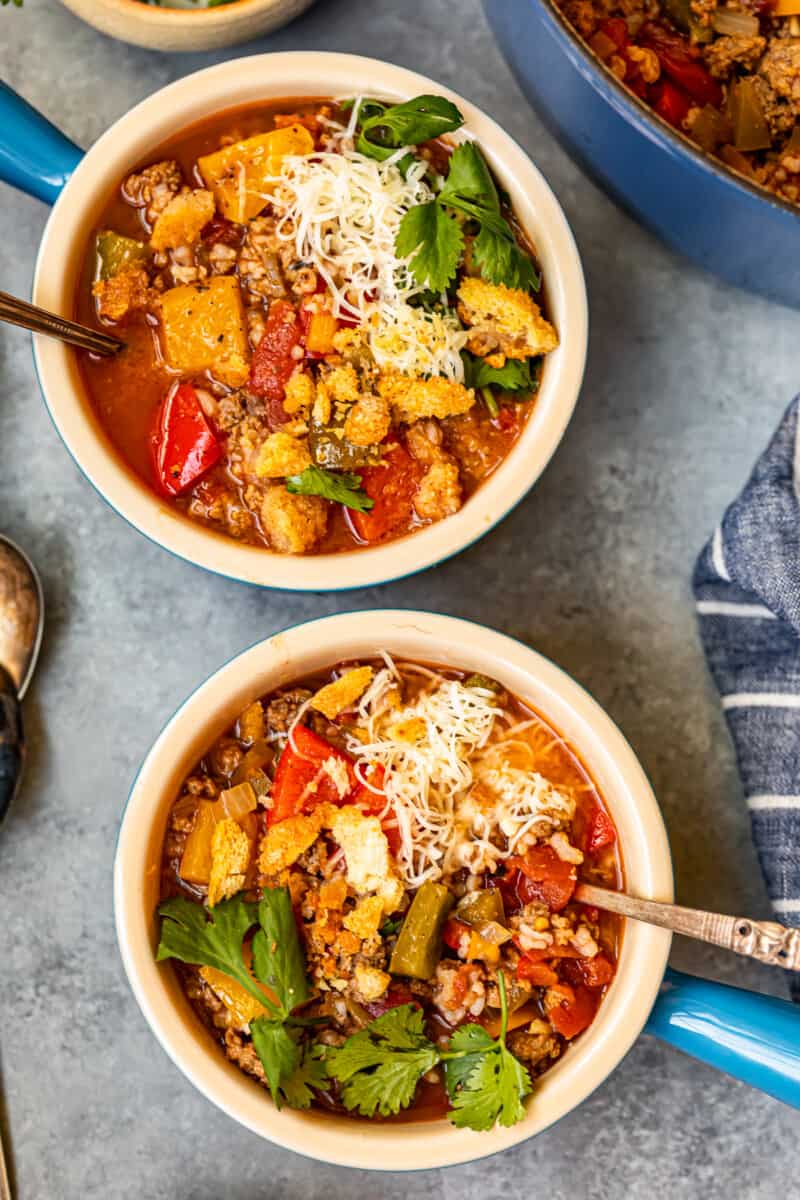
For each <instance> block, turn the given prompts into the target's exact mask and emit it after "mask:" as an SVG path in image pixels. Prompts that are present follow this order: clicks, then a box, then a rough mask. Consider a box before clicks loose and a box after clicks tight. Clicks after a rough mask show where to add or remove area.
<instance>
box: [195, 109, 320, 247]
mask: <svg viewBox="0 0 800 1200" xmlns="http://www.w3.org/2000/svg"><path fill="white" fill-rule="evenodd" d="M313 149H314V139H313V138H312V136H311V134H310V133H309V132H308V130H307V129H306V128H305V127H304V126H303V125H287V126H286V127H285V128H284V129H273V130H272V131H271V132H270V133H257V134H256V135H255V137H249V138H245V140H244V141H243V142H234V143H233V145H232V146H225V147H223V149H222V150H217V151H216V152H215V153H214V154H206V155H204V156H203V157H202V158H199V159H198V160H197V165H198V167H199V168H200V174H201V175H202V176H203V180H204V182H205V184H206V187H208V188H210V189H211V191H212V192H213V193H214V199H215V200H216V202H217V208H218V209H219V210H220V212H221V213H222V215H223V216H224V217H227V218H228V220H229V221H238V222H239V223H240V224H244V223H245V222H246V221H249V220H251V219H252V218H253V217H257V216H258V214H259V213H260V212H261V210H262V209H263V208H264V206H265V204H266V203H267V201H268V200H269V197H270V195H271V194H272V192H273V191H274V188H275V185H274V184H273V183H270V182H269V180H270V178H271V177H272V176H274V175H277V174H278V172H279V171H280V169H281V162H282V160H283V159H284V158H286V157H287V156H288V155H290V154H291V155H294V154H310V153H311V151H312V150H313Z"/></svg>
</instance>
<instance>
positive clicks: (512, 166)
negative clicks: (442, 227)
mask: <svg viewBox="0 0 800 1200" xmlns="http://www.w3.org/2000/svg"><path fill="white" fill-rule="evenodd" d="M354 88H357V89H358V90H359V91H361V92H363V93H365V94H368V95H378V96H382V97H385V98H387V99H391V100H405V99H408V98H410V97H412V96H415V95H418V94H420V93H431V92H435V93H440V94H442V95H445V96H448V97H449V98H450V99H451V100H453V101H454V102H455V103H456V104H457V105H458V106H459V108H460V109H461V111H462V113H463V114H464V117H465V126H464V133H463V135H461V136H467V137H474V138H476V139H477V140H478V142H479V144H480V145H481V147H482V149H483V150H484V152H485V153H486V156H487V158H488V160H489V163H490V165H491V167H492V169H493V170H494V171H495V173H496V175H497V178H498V179H499V181H500V183H501V184H502V185H503V187H504V188H505V189H506V190H507V191H508V192H509V194H510V195H511V197H512V200H513V203H514V207H515V210H516V213H517V216H518V218H519V220H520V222H521V224H522V226H523V228H524V229H525V232H526V234H527V236H528V237H529V238H530V240H531V242H532V244H533V245H534V246H535V247H536V251H537V254H538V257H539V260H540V262H541V266H542V270H543V273H544V279H545V285H546V288H547V298H548V304H549V308H550V315H551V317H552V320H553V322H554V324H555V326H556V328H557V329H558V331H559V336H560V339H561V341H560V345H559V347H558V349H557V350H555V351H553V352H552V353H551V354H550V355H548V358H547V361H546V363H545V367H544V370H543V372H542V383H541V387H540V390H539V395H538V399H537V402H536V405H535V406H534V411H533V412H532V414H531V416H530V418H529V419H528V421H527V423H526V425H525V427H524V429H523V431H522V433H521V435H520V437H519V439H518V441H517V442H516V444H515V446H514V447H513V449H512V450H511V452H510V453H509V455H508V456H507V457H506V459H505V460H504V462H503V463H502V464H501V465H500V466H499V467H498V469H497V470H496V471H495V472H494V473H493V474H492V476H491V477H490V478H489V479H488V480H486V481H485V483H483V484H482V486H481V487H480V488H479V489H478V490H477V492H476V493H475V494H474V495H473V496H472V497H471V498H470V499H469V500H468V501H467V503H466V504H465V505H464V507H463V508H462V509H461V510H460V511H459V512H458V513H456V514H455V515H454V516H452V517H448V518H447V519H445V520H443V521H440V522H438V523H437V524H435V525H431V526H428V527H427V528H424V529H421V530H419V531H417V532H415V533H413V534H410V535H408V536H406V537H404V538H400V539H398V540H396V541H394V542H389V543H387V544H385V545H378V546H375V547H367V548H364V549H358V550H354V551H351V552H344V553H340V554H336V555H325V554H318V555H307V556H298V557H292V556H288V555H281V554H275V553H272V552H271V551H269V550H266V549H263V548H261V547H256V546H246V545H243V544H240V543H237V542H236V541H234V540H233V539H231V538H225V537H223V536H221V535H219V534H217V533H214V532H212V531H210V530H208V529H205V528H203V527H202V526H201V525H199V524H197V523H195V522H192V521H191V520H189V519H187V518H185V517H184V516H182V515H181V514H180V513H179V512H177V511H176V510H175V509H174V508H172V507H171V506H169V505H168V504H166V503H165V502H164V501H163V500H161V499H159V497H158V496H156V495H155V494H154V493H153V492H152V491H150V490H149V489H148V488H147V487H146V486H145V485H144V483H143V482H142V481H141V480H140V479H139V478H138V477H137V476H135V475H134V474H133V472H132V471H130V470H129V469H128V467H127V466H126V465H125V464H124V462H123V461H122V460H121V458H120V457H119V456H118V455H117V453H116V452H115V450H114V448H113V447H112V445H111V443H110V441H109V440H108V438H107V437H106V435H105V433H104V432H103V430H102V429H101V428H100V426H99V424H98V422H97V421H96V419H95V417H94V415H93V413H92V411H91V409H90V406H89V404H88V401H87V399H86V396H85V394H84V389H83V385H82V382H81V379H80V376H79V371H78V362H77V358H76V355H75V353H74V352H73V351H72V350H71V349H69V348H68V347H66V346H63V345H62V344H61V343H59V342H55V341H52V340H48V339H46V338H44V337H41V336H36V337H34V354H35V359H36V366H37V370H38V373H39V381H40V384H41V387H42V393H43V395H44V399H45V402H46V404H47V406H48V409H49V411H50V415H51V417H52V419H53V421H54V423H55V425H56V428H57V430H58V432H59V434H60V435H61V438H62V440H63V441H64V443H65V445H66V446H67V449H68V450H69V451H70V453H71V454H72V456H73V458H74V459H75V461H76V462H77V464H78V466H79V467H80V468H81V470H82V471H83V473H84V475H85V476H86V477H87V478H88V479H89V480H90V482H91V483H92V484H93V485H94V486H95V488H96V489H97V491H98V492H99V493H100V495H101V496H103V497H104V499H105V500H107V501H108V503H109V504H110V505H111V506H112V507H113V508H114V509H115V510H116V511H117V512H118V513H120V514H121V515H122V516H123V517H125V518H126V519H127V520H128V521H129V522H130V523H131V524H132V525H134V526H135V527H136V528H137V529H138V530H139V531H140V532H142V533H144V534H146V535H147V536H148V537H149V538H150V539H151V540H152V541H154V542H156V543H157V544H159V545H160V546H162V547H164V548H165V549H167V550H170V551H172V552H173V553H175V554H177V555H179V556H180V557H181V558H184V559H187V560H188V561H190V562H192V563H195V564H197V565H198V566H202V567H205V568H207V569H208V570H211V571H215V572H217V573H218V574H221V575H226V576H228V577H230V578H233V579H237V580H241V581H243V582H247V583H253V584H257V585H260V586H262V587H274V588H285V589H288V590H295V591H313V592H325V591H337V590H342V589H347V588H355V587H368V586H372V585H374V584H380V583H386V582H389V581H390V580H393V579H398V578H401V577H403V576H405V575H410V574H412V573H414V572H416V571H420V570H424V569H425V568H427V567H431V566H433V565H434V564H436V563H438V562H441V561H443V560H444V559H446V558H449V557H450V556H451V555H453V554H457V553H458V552H459V551H460V550H462V549H464V547H466V546H468V545H470V544H471V543H472V542H474V541H476V540H477V539H478V538H480V537H482V536H483V535H484V534H485V533H488V532H489V530H490V529H492V528H493V526H494V525H496V524H497V522H498V521H500V520H501V519H502V517H504V516H505V515H506V513H508V512H509V511H510V510H511V509H512V508H513V507H514V506H515V505H516V504H517V503H518V502H519V501H520V500H521V499H522V497H523V496H524V495H525V494H526V493H527V492H528V490H529V489H530V488H531V486H532V485H533V483H534V482H535V481H536V479H538V477H539V475H540V474H541V473H542V471H543V470H544V468H545V466H546V465H547V462H548V461H549V459H550V456H551V455H552V454H553V452H554V451H555V449H556V447H557V445H558V443H559V442H560V440H561V438H562V436H563V433H564V430H565V429H566V427H567V424H568V423H569V420H570V417H571V416H572V411H573V408H574V406H575V402H576V400H577V398H578V392H579V390H580V386H581V381H582V378H583V369H584V364H585V360H586V342H587V310H586V289H585V286H584V280H583V271H582V269H581V262H580V257H579V255H578V251H577V248H576V246H575V240H574V238H573V236H572V233H571V231H570V228H569V225H568V224H567V220H566V217H565V216H564V213H563V212H562V210H561V207H560V205H559V203H558V201H557V200H556V198H555V196H554V195H553V193H552V191H551V190H550V188H549V186H548V184H547V182H546V181H545V180H544V178H543V177H542V175H541V174H540V173H539V171H538V170H537V169H536V167H535V166H534V165H533V163H532V162H531V161H530V159H529V158H528V157H527V155H526V154H525V153H524V152H523V151H522V150H521V148H520V147H519V146H518V145H517V143H516V142H514V141H513V140H512V138H510V137H509V136H508V134H506V133H504V132H503V130H502V129H500V127H499V126H498V125H496V124H495V123H494V121H492V120H490V118H489V117H487V116H486V115H485V114H484V113H482V112H481V111H480V110H479V109H477V108H475V106H474V105H472V104H470V103H468V101H466V100H464V99H463V98H462V97H460V96H457V95H455V94H454V93H453V92H451V91H449V90H448V89H447V88H443V87H441V86H440V85H439V84H437V83H434V82H433V81H432V80H430V79H427V78H425V77H424V76H421V75H416V74H414V73H413V72H411V71H406V70H404V69H402V68H401V67H395V66H392V65H390V64H389V63H384V62H380V61H378V60H376V59H371V58H358V57H355V56H353V55H349V54H326V53H317V52H312V53H286V54H284V53H281V54H264V55H256V56H253V57H250V58H240V59H232V60H230V61H228V62H225V63H221V64H220V65H218V66H214V67H210V68H208V69H207V70H204V71H198V72H197V73H195V74H193V75H188V76H186V78H184V79H180V80H178V82H176V83H173V84H170V85H169V86H168V87H166V88H163V89H161V90H160V91H158V92H156V93H155V94H154V95H152V96H150V97H148V99H146V100H143V101H142V102H141V103H140V104H138V105H137V106H136V107H135V108H133V109H131V111H130V112H128V113H126V114H125V115H124V116H123V117H121V118H120V120H119V121H117V122H116V124H115V125H113V126H112V128H111V129H109V130H108V132H107V133H105V134H104V135H103V136H102V137H101V138H100V139H99V140H98V141H97V142H95V144H94V145H93V146H92V148H91V149H90V150H89V151H88V152H87V153H86V155H82V153H81V151H80V150H79V149H78V147H77V146H75V145H73V143H72V142H69V141H67V140H66V139H65V138H64V137H63V136H62V135H61V134H60V133H59V132H58V131H57V130H56V129H55V128H54V127H53V126H52V125H51V124H49V123H48V122H47V121H45V120H44V118H43V117H41V116H40V115H39V114H38V113H36V112H34V110H33V109H31V108H30V107H29V106H28V105H26V104H25V103H24V102H23V101H21V100H20V99H19V97H17V96H15V95H14V94H13V93H11V92H9V90H8V89H3V86H2V84H0V179H4V180H6V181H7V182H9V183H12V184H14V185H15V186H18V187H22V188H24V189H25V190H27V191H29V192H32V193H33V194H35V195H37V196H39V197H40V198H41V199H43V200H45V201H46V202H50V203H54V208H53V212H52V215H51V217H50V220H49V221H48V223H47V227H46V229H45V232H44V237H43V239H42V244H41V249H40V251H39V257H38V261H37V264H36V272H35V276H34V285H33V300H34V302H35V303H36V304H39V305H41V306H42V307H43V308H46V309H49V310H50V311H52V312H56V313H59V314H61V315H63V316H71V315H72V308H73V302H74V296H75V287H76V280H77V277H78V272H79V270H80V263H81V258H82V255H83V252H84V249H85V246H86V242H87V239H88V238H89V236H90V234H91V231H92V229H93V227H94V226H95V224H96V222H97V220H98V219H99V215H100V212H101V211H102V209H103V208H104V206H105V204H106V202H107V199H108V197H109V196H110V195H111V194H112V193H113V191H114V190H115V189H116V188H117V187H118V185H119V181H120V179H122V178H123V177H124V176H125V174H126V173H127V172H128V171H129V170H131V169H132V168H133V167H134V166H135V165H136V164H137V163H139V162H141V160H142V159H143V158H145V157H146V155H147V154H148V153H149V152H152V151H153V150H154V149H155V148H156V147H157V146H159V145H160V144H161V143H163V142H164V141H165V140H166V139H167V138H169V137H171V136H173V135H174V134H176V133H178V132H179V131H180V130H182V129H185V128H186V127H187V126H189V125H192V124H193V123H194V122H196V121H199V120H202V119H203V118H204V117H208V116H210V115H212V114H214V113H218V112H221V111H224V110H225V109H230V108H235V107H236V106H238V105H244V104H248V103H256V102H258V101H264V100H269V99H273V98H275V99H277V98H283V97H293V96H294V97H302V96H345V95H351V94H352V93H353V90H354Z"/></svg>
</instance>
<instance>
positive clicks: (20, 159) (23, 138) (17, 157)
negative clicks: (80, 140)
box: [0, 81, 83, 204]
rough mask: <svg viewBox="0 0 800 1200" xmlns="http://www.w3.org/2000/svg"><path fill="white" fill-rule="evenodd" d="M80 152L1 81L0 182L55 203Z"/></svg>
mask: <svg viewBox="0 0 800 1200" xmlns="http://www.w3.org/2000/svg"><path fill="white" fill-rule="evenodd" d="M82 158H83V151H82V150H81V148H80V147H79V146H76V145H75V143H74V142H71V141H70V140H69V138H67V137H64V134H63V133H60V132H59V130H58V129H56V127H55V125H51V124H50V122H49V121H48V120H47V118H46V117H43V116H42V114H41V113H40V112H37V111H36V109H35V108H31V106H30V104H28V102H27V100H23V99H22V97H21V96H18V95H17V93H16V92H13V91H12V90H11V88H10V87H8V86H7V85H6V84H5V83H3V82H2V81H0V180H2V181H3V183H10V184H11V186H12V187H15V188H20V190H21V191H23V192H27V193H28V194H29V195H30V196H36V197H37V198H38V199H39V200H44V202H45V204H54V203H55V201H56V200H57V199H58V194H59V192H60V191H61V189H62V188H63V186H64V184H65V183H66V182H67V180H68V179H69V177H70V175H71V174H72V172H73V171H74V170H75V168H76V167H77V165H78V163H79V162H80V161H81V159H82Z"/></svg>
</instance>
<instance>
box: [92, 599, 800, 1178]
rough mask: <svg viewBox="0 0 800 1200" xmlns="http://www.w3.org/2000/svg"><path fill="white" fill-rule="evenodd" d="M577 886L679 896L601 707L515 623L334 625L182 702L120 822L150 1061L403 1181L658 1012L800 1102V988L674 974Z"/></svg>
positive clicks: (551, 1091)
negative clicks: (754, 989)
mask: <svg viewBox="0 0 800 1200" xmlns="http://www.w3.org/2000/svg"><path fill="white" fill-rule="evenodd" d="M579 881H594V882H597V883H600V884H602V885H603V886H605V887H607V888H619V889H625V890H626V891H628V892H630V893H633V894H635V895H638V896H642V897H653V898H657V899H660V900H670V899H671V898H672V871H671V866H670V856H669V847H668V844H667V838H666V833H665V830H664V824H663V821H662V818H661V814H660V812H659V809H658V805H657V803H656V800H655V798H654V796H653V793H652V790H651V788H650V786H649V784H648V781H647V779H646V777H645V775H644V772H643V771H642V768H641V767H640V765H639V764H638V762H637V760H636V758H635V756H634V754H633V752H632V750H631V749H630V747H629V746H628V744H627V743H626V741H625V739H624V738H623V737H622V735H621V733H620V732H619V730H618V729H617V728H616V727H615V726H614V725H613V723H612V722H611V721H610V720H609V718H608V717H607V716H606V715H605V714H604V713H603V712H602V710H601V709H600V708H599V707H598V705H597V704H596V703H595V702H594V701H593V700H592V699H591V698H590V697H589V696H588V695H587V694H586V692H584V691H583V690H582V689H581V688H580V687H579V686H578V685H577V684H576V683H574V682H573V681H572V680H571V679H570V678H569V677H568V676H566V675H565V674H564V673H563V672H562V671H560V670H559V669H558V668H557V667H555V666H554V665H553V664H552V663H550V662H548V661H547V660H546V659H544V658H542V657H541V656H540V655H538V654H536V653H535V652H534V651H532V650H530V649H528V648H527V647H526V646H523V645H522V644H520V643H519V642H516V641H514V640H513V639H511V638H508V637H505V636H503V635H501V634H499V633H495V632H493V631H491V630H489V629H486V628H484V627H482V626H479V625H475V624H472V623H470V622H467V621H461V620H456V619H454V618H451V617H443V616H439V615H434V614H430V613H425V612H412V613H409V612H403V611H398V612H393V611H380V610H379V611H371V612H370V611H368V612H354V613H347V614H342V615H338V616H333V617H327V618H323V619H321V620H317V621H312V622H309V623H306V624H303V625H299V626H295V627H294V628H291V629H287V630H285V631H284V632H282V633H278V634H276V635H274V636H273V637H271V638H269V639H268V640H267V641H264V642H262V643H260V644H259V645H257V646H254V647H252V648H251V649H249V650H247V651H245V652H244V653H243V654H241V655H239V656H238V657H237V658H235V659H233V660H232V661H231V662H230V663H228V664H227V665H226V666H225V667H223V668H222V669H221V670H220V671H218V672H217V673H216V674H215V675H213V676H212V677H211V678H210V679H209V680H207V681H206V683H204V684H203V685H202V686H201V687H200V688H198V690H197V691H196V692H194V694H193V695H192V696H190V697H189V699H188V700H187V701H186V702H185V703H184V704H183V705H182V707H181V708H180V709H179V710H178V712H177V713H176V714H175V716H174V717H173V718H172V720H171V721H170V722H169V724H168V725H167V726H166V728H165V729H164V731H163V733H162V734H161V736H160V737H159V738H158V740H157V742H156V743H155V745H154V746H153V748H152V749H151V751H150V753H149V754H148V756H147V758H146V760H145V762H144V764H143V766H142V768H141V770H140V772H139V775H138V777H137V779H136V781H135V783H134V786H133V790H132V792H131V795H130V798H129V801H128V805H127V808H126V811H125V814H124V816H123V820H122V825H121V828H120V834H119V842H118V848H117V857H116V863H115V871H114V897H115V910H116V923H117V935H118V939H119V945H120V949H121V953H122V957H123V961H124V964H125V969H126V971H127V974H128V978H129V980H130V982H131V985H132V987H133V990H134V993H135V995H136V998H137V1001H138V1003H139V1005H140V1006H141V1008H142V1011H143V1013H144V1015H145V1017H146V1019H147V1020H148V1022H149V1024H150V1026H151V1028H152V1029H153V1031H154V1033H155V1035H156V1037H157V1038H158V1039H159V1041H160V1042H161V1044H162V1046H163V1047H164V1049H165V1050H166V1051H167V1053H168V1054H169V1055H170V1056H171V1057H172V1059H173V1060H174V1061H175V1063H176V1064H177V1065H178V1066H179V1067H180V1069H181V1070H182V1071H183V1072H184V1073H185V1074H186V1075H187V1077H188V1078H189V1079H190V1080H191V1081H192V1082H193V1083H194V1084H195V1085H196V1086H197V1087H198V1088H200V1090H201V1091H202V1092H203V1093H204V1094H205V1095H206V1096H207V1097H208V1098H209V1099H210V1100H211V1101H212V1102H213V1103H215V1104H217V1105H218V1106H219V1107H221V1108H222V1109H223V1110H224V1111H226V1112H227V1113H228V1114H229V1115H231V1116H232V1117H234V1119H236V1120H238V1121H240V1122H241V1123H242V1124H244V1125H245V1126H247V1127H248V1128H249V1129H251V1130H253V1131H254V1132H256V1133H258V1134H259V1135H260V1136H262V1137H266V1138H268V1139H269V1140H271V1141H274V1142H277V1143H278V1144H280V1145H282V1146H285V1147H287V1148H289V1149H293V1150H297V1151H300V1152H302V1153H305V1154H308V1155H311V1156H312V1157H315V1158H319V1159H322V1160H325V1161H329V1162H335V1163H340V1164H343V1165H347V1166H352V1167H361V1168H373V1169H374V1168H376V1167H377V1168H379V1169H384V1170H410V1169H416V1168H432V1167H441V1166H446V1165H451V1164H456V1163H463V1162H466V1161H470V1160H472V1159H475V1158H478V1157H482V1156H484V1155H487V1154H493V1153H495V1152H497V1151H498V1150H502V1149H506V1148H508V1147H510V1146H512V1145H515V1144H516V1143H518V1142H520V1141H523V1140H524V1139H525V1138H527V1137H530V1136H532V1135H533V1134H536V1133H538V1132H540V1131H541V1130H543V1129H545V1128H546V1127H547V1126H548V1125H550V1124H552V1123H553V1122H554V1121H556V1120H558V1119H559V1118H560V1117H562V1116H563V1115H564V1114H565V1113H567V1112H569V1111H570V1110H571V1109H572V1108H574V1107H575V1106H576V1105H577V1104H579V1103H580V1102H581V1101H582V1100H583V1099H584V1098H585V1097H586V1096H588V1095H589V1093H590V1092H592V1091H593V1090H594V1088H595V1087H597V1086H598V1085H599V1084H600V1083H601V1082H602V1080H603V1079H604V1078H605V1077H606V1075H608V1073H609V1072H610V1071H612V1070H613V1069H614V1067H615V1066H616V1065H617V1063H618V1062H619V1061H620V1060H621V1059H622V1058H623V1057H624V1055H625V1054H626V1053H627V1051H628V1049H629V1048H630V1047H631V1045H632V1044H633V1042H634V1040H635V1039H636V1038H637V1037H638V1036H639V1034H640V1033H641V1032H642V1030H643V1029H644V1028H645V1026H646V1027H647V1029H648V1030H649V1031H650V1032H653V1033H656V1034H657V1035H659V1036H662V1037H665V1038H666V1039H667V1040H669V1041H672V1042H673V1043H675V1044H676V1045H678V1046H680V1047H681V1048H682V1049H684V1050H686V1051H688V1052H689V1053H692V1054H694V1055H695V1056H697V1057H700V1058H703V1059H704V1060H706V1061H708V1062H712V1063H714V1064H715V1065H717V1066H720V1067H722V1068H723V1069H725V1070H727V1071H729V1072H731V1073H732V1074H735V1075H738V1076H739V1077H740V1078H743V1079H746V1080H747V1081H748V1082H750V1083H753V1084H755V1085H756V1086H760V1087H763V1088H765V1089H766V1090H768V1091H770V1092H772V1094H774V1095H777V1096H779V1097H780V1098H781V1099H784V1100H786V1101H788V1102H790V1103H795V1104H797V1103H798V1099H799V1097H798V1078H797V1063H798V1059H797V1053H796V1027H797V1025H796V1023H797V1012H796V1010H795V1009H794V1007H793V1006H792V1005H791V1004H789V1002H788V1001H781V1000H776V999H773V998H772V997H766V996H760V995H752V994H750V993H747V992H743V991H741V990H739V989H735V988H729V987H725V986H723V985H720V984H714V983H709V982H705V981H701V980H694V979H691V978H689V977H687V976H683V975H680V974H678V973H677V972H669V973H668V975H667V977H666V978H665V974H664V972H665V967H666V962H667V955H668V952H669V947H670V935H669V934H668V933H667V932H666V931H664V930H661V929H656V928H653V927H651V926H648V925H644V924H641V923H639V922H635V921H629V922H627V923H626V922H623V921H622V920H621V919H618V918H615V917H613V916H611V915H610V914H604V913H602V912H600V911H599V910H598V909H596V908H593V907H591V906H587V905H585V904H581V903H578V902H577V901H576V900H575V898H574V893H575V888H576V886H577V884H578V882H579Z"/></svg>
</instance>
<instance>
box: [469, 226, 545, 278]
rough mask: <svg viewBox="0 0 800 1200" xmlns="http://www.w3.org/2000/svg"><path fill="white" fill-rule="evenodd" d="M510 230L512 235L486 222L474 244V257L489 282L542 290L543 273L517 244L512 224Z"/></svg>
mask: <svg viewBox="0 0 800 1200" xmlns="http://www.w3.org/2000/svg"><path fill="white" fill-rule="evenodd" d="M508 231H509V235H510V236H505V235H503V236H500V235H499V234H498V233H497V231H496V230H494V229H490V228H488V227H487V226H482V228H481V231H480V233H479V234H478V236H477V237H476V239H475V241H474V242H473V244H472V261H473V262H474V263H475V266H476V267H477V268H478V270H479V271H480V273H481V275H482V276H483V278H484V279H485V280H486V281H487V282H488V283H502V284H505V286H506V287H510V288H520V289H521V290H522V291H523V292H527V291H534V292H538V290H539V288H540V287H541V286H542V277H541V275H540V274H539V272H538V271H537V270H536V269H535V267H534V265H533V263H532V262H531V260H530V258H529V257H528V255H527V254H526V253H525V251H524V250H521V249H520V247H519V246H518V245H517V243H516V241H515V240H514V235H513V233H512V232H511V226H510V225H509V226H508Z"/></svg>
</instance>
